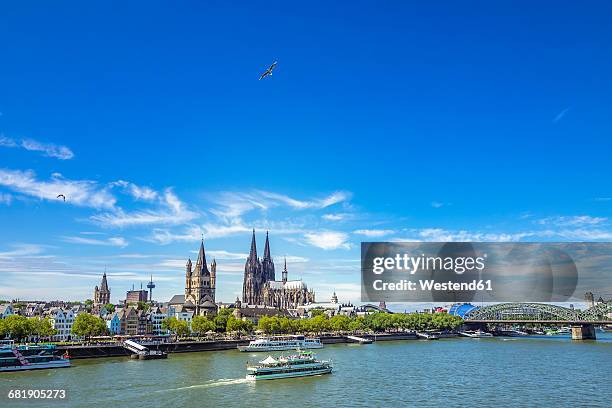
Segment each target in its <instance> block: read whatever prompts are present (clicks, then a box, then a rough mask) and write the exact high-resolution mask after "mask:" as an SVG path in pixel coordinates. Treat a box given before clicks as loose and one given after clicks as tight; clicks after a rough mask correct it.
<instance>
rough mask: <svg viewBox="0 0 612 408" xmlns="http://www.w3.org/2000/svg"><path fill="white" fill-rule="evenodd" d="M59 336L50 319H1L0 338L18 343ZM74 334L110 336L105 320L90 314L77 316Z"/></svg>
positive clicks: (73, 326) (20, 317) (11, 317)
mask: <svg viewBox="0 0 612 408" xmlns="http://www.w3.org/2000/svg"><path fill="white" fill-rule="evenodd" d="M55 334H57V330H55V329H54V328H53V324H52V323H51V320H50V319H49V318H41V317H29V318H28V317H25V316H20V315H11V316H8V317H6V318H4V319H0V338H6V337H8V338H10V339H13V340H16V341H18V342H20V341H22V340H23V339H25V338H28V337H35V338H37V339H40V340H42V339H48V338H50V337H51V336H54V335H55ZM72 334H74V335H76V336H79V337H84V338H85V339H88V338H89V337H91V336H103V335H105V334H108V329H107V327H106V323H105V322H104V320H102V319H101V318H99V317H98V316H94V315H90V314H88V313H81V314H79V315H77V317H76V318H75V319H74V323H73V324H72Z"/></svg>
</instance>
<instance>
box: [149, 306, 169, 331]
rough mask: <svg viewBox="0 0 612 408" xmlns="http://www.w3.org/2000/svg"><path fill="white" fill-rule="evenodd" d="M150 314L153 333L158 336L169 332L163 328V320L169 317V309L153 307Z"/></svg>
mask: <svg viewBox="0 0 612 408" xmlns="http://www.w3.org/2000/svg"><path fill="white" fill-rule="evenodd" d="M149 315H150V317H151V324H152V326H153V334H154V335H156V336H159V335H162V334H167V332H166V330H163V329H162V322H163V321H164V319H165V318H166V317H168V309H166V308H161V307H159V306H155V307H153V308H151V311H150V312H149Z"/></svg>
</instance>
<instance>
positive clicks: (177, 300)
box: [168, 295, 185, 305]
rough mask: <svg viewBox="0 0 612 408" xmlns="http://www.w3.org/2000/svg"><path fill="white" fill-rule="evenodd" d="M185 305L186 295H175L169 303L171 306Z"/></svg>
mask: <svg viewBox="0 0 612 408" xmlns="http://www.w3.org/2000/svg"><path fill="white" fill-rule="evenodd" d="M184 303H185V295H174V296H172V299H170V301H169V302H168V304H169V305H182V304H184Z"/></svg>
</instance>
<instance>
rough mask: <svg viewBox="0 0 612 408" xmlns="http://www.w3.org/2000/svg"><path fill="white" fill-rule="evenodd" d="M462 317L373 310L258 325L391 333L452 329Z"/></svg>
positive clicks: (278, 329) (269, 319)
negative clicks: (361, 313) (349, 314)
mask: <svg viewBox="0 0 612 408" xmlns="http://www.w3.org/2000/svg"><path fill="white" fill-rule="evenodd" d="M462 322H463V320H462V319H461V318H460V317H458V316H451V315H449V314H447V313H434V314H424V313H394V314H390V313H383V312H380V313H372V314H368V315H366V316H355V317H349V316H344V315H336V316H333V317H331V318H328V317H327V316H326V315H325V314H323V313H314V314H313V317H311V318H308V319H299V320H294V319H289V318H287V317H278V316H272V317H262V318H261V319H260V320H259V323H258V325H257V328H258V329H259V330H261V331H263V332H265V333H268V334H271V333H321V332H328V331H334V332H358V331H369V332H388V331H402V330H419V331H421V330H452V329H455V328H457V327H458V326H460V325H461V323H462Z"/></svg>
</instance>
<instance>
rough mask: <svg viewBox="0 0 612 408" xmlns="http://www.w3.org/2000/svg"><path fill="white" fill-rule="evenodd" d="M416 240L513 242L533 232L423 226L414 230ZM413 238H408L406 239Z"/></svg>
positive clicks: (531, 234)
mask: <svg viewBox="0 0 612 408" xmlns="http://www.w3.org/2000/svg"><path fill="white" fill-rule="evenodd" d="M413 232H414V233H415V234H416V237H417V239H416V240H417V241H418V240H422V241H431V242H478V241H480V242H514V241H520V240H521V239H523V238H527V237H530V236H533V235H535V234H534V233H533V232H519V233H484V232H470V231H465V230H460V231H449V230H445V229H442V228H424V229H421V230H414V231H413ZM410 240H415V239H414V238H408V239H406V241H410Z"/></svg>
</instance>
